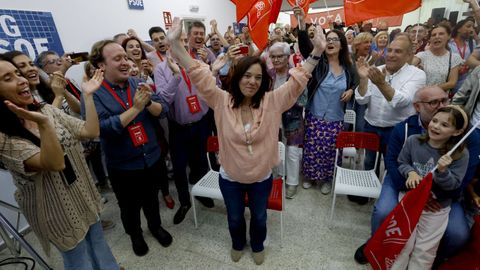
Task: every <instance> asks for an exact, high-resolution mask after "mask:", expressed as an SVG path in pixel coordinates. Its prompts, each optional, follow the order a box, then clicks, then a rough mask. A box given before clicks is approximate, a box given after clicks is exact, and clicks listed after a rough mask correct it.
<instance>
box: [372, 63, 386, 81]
mask: <svg viewBox="0 0 480 270" xmlns="http://www.w3.org/2000/svg"><path fill="white" fill-rule="evenodd" d="M385 76H387V70H386V69H385V67H384V68H383V69H382V70H379V69H378V68H376V67H372V66H371V67H370V68H369V69H368V78H369V79H370V81H372V83H374V84H375V85H379V84H382V83H384V82H385Z"/></svg>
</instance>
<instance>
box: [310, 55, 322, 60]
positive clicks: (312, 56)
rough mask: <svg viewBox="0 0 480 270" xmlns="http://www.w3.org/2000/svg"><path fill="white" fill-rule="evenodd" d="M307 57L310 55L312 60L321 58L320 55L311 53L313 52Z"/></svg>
mask: <svg viewBox="0 0 480 270" xmlns="http://www.w3.org/2000/svg"><path fill="white" fill-rule="evenodd" d="M309 57H311V58H312V59H313V60H317V61H318V60H320V59H321V58H322V56H321V55H320V56H318V55H313V54H310V55H309Z"/></svg>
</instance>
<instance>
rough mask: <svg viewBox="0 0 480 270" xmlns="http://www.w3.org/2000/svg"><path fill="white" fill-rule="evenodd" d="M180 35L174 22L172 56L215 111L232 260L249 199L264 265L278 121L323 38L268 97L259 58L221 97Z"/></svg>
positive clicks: (256, 255)
mask: <svg viewBox="0 0 480 270" xmlns="http://www.w3.org/2000/svg"><path fill="white" fill-rule="evenodd" d="M180 35H181V21H180V20H179V19H178V18H176V19H175V20H174V23H173V28H172V29H171V30H170V32H169V33H168V35H167V37H168V39H169V42H170V45H171V50H172V54H173V55H174V57H176V59H177V60H178V62H179V64H180V65H181V66H182V67H183V68H185V69H186V71H187V73H188V76H189V77H190V79H191V81H192V83H193V84H194V85H195V86H196V87H197V89H198V91H199V92H200V95H201V98H203V99H204V100H205V101H206V102H207V104H208V106H210V107H211V108H212V109H214V111H215V124H216V125H217V130H218V139H219V146H220V153H219V155H220V164H221V168H220V179H219V184H220V189H221V192H222V195H223V197H224V199H225V205H226V207H227V215H228V224H229V231H230V236H231V238H232V250H231V258H232V260H233V261H235V262H236V261H238V260H240V258H241V256H242V250H243V248H244V246H245V244H246V225H245V218H244V211H245V201H244V200H245V194H248V198H249V208H250V212H251V221H250V245H251V247H252V251H253V259H254V261H255V263H256V264H262V263H263V261H264V257H265V253H264V247H263V242H264V240H265V237H266V232H267V227H266V220H267V211H266V208H267V200H268V196H269V194H270V190H271V188H272V168H273V167H274V166H276V165H277V164H278V162H279V159H278V143H277V141H278V129H279V126H280V121H281V115H282V113H283V112H285V111H286V110H288V109H289V108H290V107H292V106H293V105H294V104H295V101H296V100H297V98H298V96H300V94H301V93H302V91H303V89H304V88H305V86H306V84H307V81H308V79H309V78H310V73H311V72H312V70H313V69H314V68H315V66H316V64H317V63H318V61H317V60H315V59H314V58H317V57H318V56H320V55H321V54H322V53H323V51H324V49H325V46H326V42H325V37H324V35H323V33H322V29H321V28H320V27H318V30H317V32H316V34H315V37H314V38H313V41H312V43H313V45H314V49H313V50H312V52H311V55H312V57H309V58H307V60H306V62H305V64H304V65H303V66H302V67H297V68H294V69H291V70H290V71H289V72H290V78H289V80H288V81H287V82H285V83H284V84H283V85H282V86H280V87H278V88H277V89H276V90H275V91H269V90H270V89H271V86H272V85H271V84H272V83H271V78H270V77H269V75H268V72H267V69H266V65H265V63H264V62H263V61H262V60H260V59H259V58H258V57H252V56H247V57H244V58H242V59H240V60H239V62H238V63H237V65H236V66H235V68H234V69H233V70H231V78H230V80H229V84H228V86H227V88H228V91H227V92H225V91H223V90H221V89H220V88H218V87H217V86H216V83H215V77H213V76H212V75H211V71H210V69H209V67H208V66H207V65H204V64H201V63H200V62H198V61H195V60H193V59H192V58H191V56H190V55H189V54H188V53H187V51H186V50H185V48H184V47H183V45H182V42H181V41H180ZM223 59H224V58H223ZM219 61H221V60H219ZM170 63H171V68H172V71H173V73H174V74H175V77H177V79H181V75H179V74H180V73H181V72H182V71H181V69H179V68H178V67H177V66H176V65H173V64H172V61H170ZM214 65H215V64H214ZM192 100H193V98H192Z"/></svg>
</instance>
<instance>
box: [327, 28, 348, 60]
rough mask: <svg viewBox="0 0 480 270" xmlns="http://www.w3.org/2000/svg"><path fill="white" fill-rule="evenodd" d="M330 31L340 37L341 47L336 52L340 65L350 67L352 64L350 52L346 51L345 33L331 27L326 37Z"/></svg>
mask: <svg viewBox="0 0 480 270" xmlns="http://www.w3.org/2000/svg"><path fill="white" fill-rule="evenodd" d="M330 33H335V34H337V36H338V38H339V39H340V45H341V48H340V51H339V52H338V60H339V61H340V65H343V66H346V67H348V68H350V67H351V66H352V61H351V58H350V52H349V51H348V43H347V38H346V37H345V34H344V33H343V32H342V31H340V30H338V29H333V30H330V31H329V32H328V33H327V35H326V37H328V35H330Z"/></svg>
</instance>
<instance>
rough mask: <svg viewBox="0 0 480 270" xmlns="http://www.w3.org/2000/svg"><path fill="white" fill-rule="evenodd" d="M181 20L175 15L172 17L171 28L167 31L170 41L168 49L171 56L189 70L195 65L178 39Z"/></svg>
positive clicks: (180, 31)
mask: <svg viewBox="0 0 480 270" xmlns="http://www.w3.org/2000/svg"><path fill="white" fill-rule="evenodd" d="M182 22H183V21H182V20H180V18H178V17H175V18H174V19H173V24H172V28H171V29H170V31H168V34H167V40H168V42H169V43H170V50H171V52H172V55H173V57H175V59H176V60H177V61H178V63H179V64H180V65H181V66H182V67H184V68H185V69H187V70H189V69H190V68H191V67H193V66H194V65H195V62H194V61H193V59H192V57H191V56H190V55H189V54H188V52H187V50H185V47H184V46H183V43H182V41H181V40H180V36H181V34H182Z"/></svg>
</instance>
